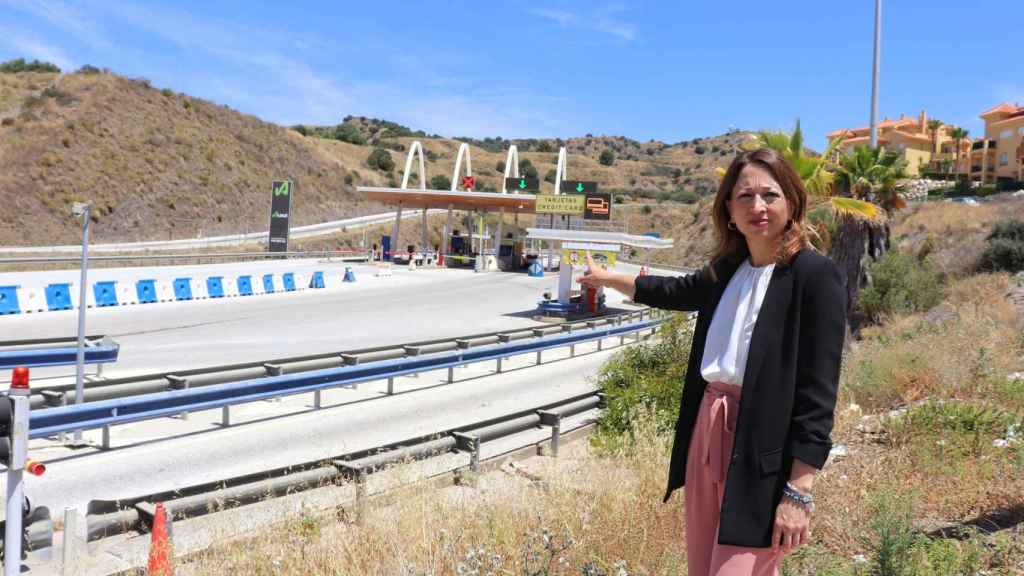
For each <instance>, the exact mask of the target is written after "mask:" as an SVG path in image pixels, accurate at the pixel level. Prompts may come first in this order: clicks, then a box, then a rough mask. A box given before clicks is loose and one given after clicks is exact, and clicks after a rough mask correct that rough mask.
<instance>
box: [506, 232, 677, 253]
mask: <svg viewBox="0 0 1024 576" xmlns="http://www.w3.org/2000/svg"><path fill="white" fill-rule="evenodd" d="M526 237H527V238H528V239H531V240H544V241H546V242H558V241H562V242H600V243H606V244H624V245H626V246H633V247H634V248H655V249H658V248H671V247H672V246H673V245H674V244H675V241H674V240H672V239H671V238H668V239H661V238H655V237H653V236H642V235H637V234H626V233H623V232H600V231H597V230H558V229H555V228H527V229H526Z"/></svg>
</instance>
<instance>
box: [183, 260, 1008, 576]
mask: <svg viewBox="0 0 1024 576" xmlns="http://www.w3.org/2000/svg"><path fill="white" fill-rule="evenodd" d="M1006 287H1007V277H1006V276H1005V275H984V276H977V277H972V278H967V279H963V280H960V281H957V282H956V283H954V284H953V285H952V286H951V287H950V290H949V295H948V297H947V301H946V303H945V304H944V305H943V308H941V313H939V312H935V311H933V312H932V313H931V314H915V315H910V316H903V317H897V318H890V319H889V321H888V322H887V323H886V324H884V325H882V326H879V327H875V328H872V329H870V330H867V331H866V332H865V338H864V340H863V341H862V342H861V343H860V344H859V346H858V348H857V349H856V350H855V351H854V352H853V353H852V354H851V355H850V356H849V357H848V358H847V359H846V360H845V369H844V373H843V379H842V384H841V392H840V401H839V407H838V410H837V420H836V428H835V431H834V433H833V438H834V440H835V441H836V443H837V444H842V445H845V446H846V447H847V449H848V451H849V454H848V455H847V456H845V457H841V458H833V459H832V460H831V461H830V463H829V465H828V466H827V467H826V469H825V470H824V471H822V472H821V473H820V474H819V476H818V479H817V482H816V499H817V500H818V512H817V513H816V515H815V518H814V521H813V524H812V527H813V533H812V542H811V545H810V546H808V547H805V548H803V549H802V550H801V551H800V552H799V553H798V554H795V555H793V556H792V557H790V558H788V559H787V561H786V564H785V566H784V574H788V575H807V576H809V575H811V574H833V575H839V574H843V575H849V576H852V575H854V574H857V573H858V572H856V567H855V563H853V562H852V561H851V558H852V557H853V556H854V555H857V554H863V555H865V556H866V557H867V558H869V559H871V558H873V557H874V555H876V554H879V546H882V544H880V541H879V540H878V537H877V535H876V534H875V532H874V531H873V529H872V526H877V525H878V522H879V521H880V519H881V520H883V521H888V522H892V520H891V519H888V520H886V518H887V517H886V515H887V514H891V513H895V512H893V511H892V510H890V509H884V508H883V509H879V508H878V506H877V505H876V504H875V503H876V502H877V501H878V497H879V495H880V494H894V495H896V497H897V498H899V499H900V501H901V502H905V503H911V504H907V505H908V506H911V508H910V509H911V510H912V519H913V524H914V526H916V527H917V528H918V529H919V530H923V531H930V530H933V529H935V528H937V527H941V526H949V525H950V524H953V525H960V524H964V523H972V522H976V523H978V524H979V525H980V526H983V527H984V526H991V524H990V522H989V521H988V520H987V518H989V517H990V516H991V515H993V514H996V513H998V512H999V511H1001V510H1009V511H1011V513H1012V514H1017V515H1018V516H1024V496H1022V495H1024V445H1022V443H1021V442H1020V440H1019V435H1018V437H1017V438H1018V440H1016V441H1015V440H1013V439H1012V438H1013V433H1012V431H1011V430H1010V426H1011V425H1012V424H1013V423H1014V422H1016V423H1017V424H1016V425H1017V426H1020V425H1021V418H1022V417H1024V383H1016V384H1014V383H1011V382H1009V381H1008V380H1007V378H1006V374H1007V372H1009V371H1013V370H1020V369H1022V368H1024V366H1022V356H1021V353H1022V352H1024V340H1022V337H1021V334H1020V333H1019V331H1017V330H1016V329H1015V328H1013V322H1014V314H1013V310H1012V308H1011V307H1010V306H1009V305H1008V304H1007V303H1006V302H1005V299H1004V298H1003V294H1004V292H1005V289H1006ZM938 401H942V402H943V403H940V402H938ZM914 402H917V403H914ZM907 403H913V404H910V408H909V411H908V412H906V413H905V414H904V415H902V416H895V417H885V416H884V415H885V414H886V413H887V412H888V411H889V410H890V409H891V408H893V407H895V406H898V405H904V404H907ZM634 437H635V439H636V440H635V442H634V443H633V444H631V445H630V446H629V447H628V448H627V449H626V450H623V451H618V452H614V453H607V454H606V453H595V452H592V453H590V454H583V455H580V456H579V457H569V458H565V457H564V456H563V458H562V459H560V461H558V464H557V465H556V464H554V463H553V462H552V463H550V464H549V467H548V468H547V469H545V471H544V472H543V473H542V474H541V475H540V476H541V477H542V478H543V480H542V481H534V482H527V481H523V480H521V479H519V482H515V481H513V480H511V479H508V480H507V481H506V483H505V484H500V483H499V484H495V483H494V481H493V480H489V478H491V477H490V476H483V477H480V478H479V479H478V482H479V488H480V489H479V491H477V492H472V493H470V495H469V496H468V497H463V498H454V497H453V496H452V494H451V492H450V491H447V490H445V491H431V490H418V491H413V492H412V495H411V496H410V497H409V498H406V499H402V500H401V501H400V502H398V503H397V504H394V505H392V506H391V507H388V508H384V509H382V510H378V511H376V512H374V513H373V514H371V515H370V517H369V519H368V521H367V523H366V525H365V526H364V527H354V526H352V525H349V524H345V523H335V522H334V521H330V522H327V521H323V520H316V519H313V518H311V517H307V518H296V519H294V520H293V521H291V522H290V523H289V524H288V525H287V526H284V527H282V528H279V529H277V530H275V531H274V532H273V533H272V534H270V535H261V536H260V537H259V538H255V539H252V540H246V541H244V542H242V543H235V544H230V545H225V546H219V547H216V548H214V549H212V550H210V551H208V552H207V553H204V554H202V555H201V556H200V557H199V558H198V559H197V560H195V561H194V562H190V563H189V565H188V566H187V567H186V573H191V574H212V575H220V574H239V573H245V574H299V573H301V574H355V573H360V574H410V575H411V574H473V573H479V574H484V573H494V574H534V573H536V574H542V573H543V574H580V573H581V570H582V569H583V568H584V567H586V566H587V565H588V563H590V565H591V567H595V566H596V567H600V568H601V569H602V570H605V573H607V574H615V573H616V572H615V571H616V570H617V568H616V563H617V562H624V563H625V564H624V565H625V567H626V570H627V571H628V573H630V574H682V573H684V569H685V568H684V566H685V548H684V543H683V536H682V535H683V533H684V532H683V530H684V521H683V515H682V498H681V497H680V496H678V495H677V496H676V497H675V498H674V499H673V500H672V501H671V502H670V503H669V504H668V505H662V504H661V503H660V498H661V495H662V491H663V489H664V480H665V470H666V468H667V463H668V458H667V457H668V453H667V448H668V442H669V438H667V437H665V436H659V435H658V434H657V433H656V432H655V430H654V428H653V426H651V422H650V421H649V420H647V419H643V420H642V421H641V422H639V423H638V424H637V428H636V430H634ZM1005 439H1010V442H1009V443H1008V444H1004V445H1001V444H999V443H994V441H995V440H1005ZM1020 519H1021V518H1018V520H1017V521H1018V522H1019V521H1020ZM1022 527H1024V525H1022V524H1017V525H1016V528H1010V529H1004V530H1000V531H997V532H995V533H994V534H991V535H974V536H971V537H969V538H968V539H967V540H965V541H963V542H958V541H955V540H953V541H946V540H943V539H941V538H940V539H937V540H928V539H924V540H920V541H919V542H918V544H917V545H916V547H915V548H914V552H913V553H914V554H915V558H917V560H915V562H920V563H919V564H915V566H919V567H920V566H931V567H932V568H935V569H938V568H941V567H942V566H946V567H947V568H948V567H949V566H952V564H948V565H947V564H943V563H944V562H953V561H954V560H955V561H956V562H958V563H962V565H964V566H966V565H968V564H971V565H974V564H977V565H979V566H983V567H988V569H989V573H990V574H1016V573H1019V570H1022V569H1024V530H1022ZM545 535H547V540H545V537H546V536H545ZM566 538H570V539H571V542H569V541H567V540H566ZM916 538H918V539H920V538H921V537H920V535H918V536H916ZM545 541H546V542H548V545H547V547H546V545H545ZM563 548H564V549H563ZM534 553H536V554H537V555H538V556H537V557H536V558H533V556H531V555H532V554H534ZM524 554H525V556H524ZM929 558H930V560H929ZM945 558H953V559H954V560H944V559H945ZM560 559H561V560H560ZM972 563H974V564H972ZM1014 566H1016V568H1014ZM545 567H546V568H547V569H549V571H547V572H545V571H543V570H541V568H545ZM936 567H938V568H936ZM932 568H929V570H931V569H932ZM920 569H921V570H923V569H924V568H920ZM1014 570H1017V571H1018V572H1014ZM592 573H598V572H592ZM913 573H915V574H917V573H921V574H925V573H927V574H931V573H936V574H944V573H946V572H941V571H939V572H931V571H926V572H913ZM972 573H973V572H972Z"/></svg>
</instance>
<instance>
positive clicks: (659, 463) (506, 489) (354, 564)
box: [186, 427, 685, 575]
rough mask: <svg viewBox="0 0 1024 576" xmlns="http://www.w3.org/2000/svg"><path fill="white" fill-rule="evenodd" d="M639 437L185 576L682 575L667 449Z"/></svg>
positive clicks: (300, 524)
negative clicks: (535, 473) (666, 497)
mask: <svg viewBox="0 0 1024 576" xmlns="http://www.w3.org/2000/svg"><path fill="white" fill-rule="evenodd" d="M638 432H639V433H638V434H637V438H638V441H637V443H636V444H634V445H633V446H632V447H631V448H630V449H629V450H628V451H620V452H618V453H614V454H608V455H604V456H601V457H587V456H586V454H585V453H586V450H583V454H580V456H579V457H574V456H573V455H572V454H570V455H568V457H566V455H563V456H562V458H560V459H559V460H558V461H557V464H556V461H552V462H550V463H549V464H548V465H547V466H545V469H544V470H542V471H540V474H539V475H540V476H541V477H542V478H543V480H540V481H529V480H525V479H523V478H522V477H519V476H510V475H509V474H507V473H506V472H496V473H490V474H488V475H485V476H481V477H479V478H477V484H478V487H479V490H478V491H473V492H472V493H471V494H469V495H466V494H465V493H463V497H453V494H452V493H451V492H450V491H429V490H419V491H414V492H413V493H412V495H411V496H410V497H409V498H405V499H402V500H401V501H399V502H398V503H397V504H395V505H393V506H391V507H388V508H384V509H381V510H377V511H375V512H374V513H372V514H370V515H369V517H368V518H367V520H366V523H365V526H364V527H361V528H360V527H355V526H352V525H348V524H344V523H342V524H334V523H331V524H327V523H322V522H320V521H315V520H311V519H305V520H303V519H296V520H295V521H294V522H293V523H290V524H289V525H287V526H285V527H283V528H280V529H278V530H277V531H275V532H274V533H273V534H271V535H269V536H268V535H261V537H259V538H257V539H253V540H247V541H245V542H242V543H238V544H232V545H229V546H222V547H217V548H215V549H212V550H211V551H209V552H208V553H205V554H203V555H202V556H201V557H200V558H198V559H197V560H196V561H195V562H192V563H190V565H189V566H188V567H187V568H186V573H191V574H209V575H220V574H312V575H319V574H396V575H397V574H476V573H480V574H484V573H494V574H547V573H551V574H579V573H580V570H581V569H582V568H583V567H584V566H587V565H588V564H589V565H591V566H593V567H598V568H601V569H602V570H604V571H605V572H604V573H608V574H615V570H616V569H615V566H616V563H620V564H624V565H625V566H626V568H627V570H628V571H629V573H640V574H680V573H683V570H684V568H683V567H684V566H685V551H684V546H683V539H682V534H683V519H682V508H681V502H680V499H674V500H673V501H672V502H671V503H669V504H668V505H662V504H661V495H662V493H663V490H664V481H665V466H666V462H667V449H668V446H667V444H666V442H665V438H663V437H658V436H657V435H656V434H654V433H653V428H651V427H648V428H646V429H641V430H638ZM578 448H579V447H577V452H578ZM474 568H478V569H479V572H475V571H473V570H474ZM548 570H550V572H548ZM594 573H595V574H596V573H597V572H594Z"/></svg>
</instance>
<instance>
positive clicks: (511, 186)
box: [505, 176, 540, 193]
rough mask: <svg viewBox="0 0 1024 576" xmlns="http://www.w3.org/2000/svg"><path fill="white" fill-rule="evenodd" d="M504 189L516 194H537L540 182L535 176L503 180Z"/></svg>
mask: <svg viewBox="0 0 1024 576" xmlns="http://www.w3.org/2000/svg"><path fill="white" fill-rule="evenodd" d="M505 189H506V190H512V191H514V192H518V193H524V192H539V191H540V180H539V179H537V177H535V176H522V177H520V178H505Z"/></svg>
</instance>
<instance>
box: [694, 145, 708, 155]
mask: <svg viewBox="0 0 1024 576" xmlns="http://www.w3.org/2000/svg"><path fill="white" fill-rule="evenodd" d="M707 151H708V149H707V148H705V147H703V146H694V147H693V152H694V153H695V154H703V153H705V152H707Z"/></svg>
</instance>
